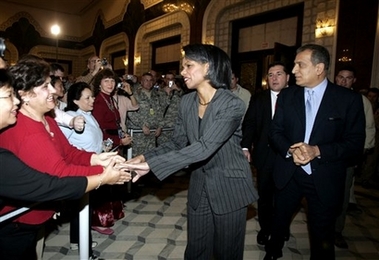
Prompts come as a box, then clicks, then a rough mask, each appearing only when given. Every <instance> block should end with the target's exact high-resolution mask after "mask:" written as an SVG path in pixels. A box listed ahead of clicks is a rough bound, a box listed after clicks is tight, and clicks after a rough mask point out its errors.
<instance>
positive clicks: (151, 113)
mask: <svg viewBox="0 0 379 260" xmlns="http://www.w3.org/2000/svg"><path fill="white" fill-rule="evenodd" d="M154 114H155V112H154V109H152V108H150V115H152V116H153V115H154Z"/></svg>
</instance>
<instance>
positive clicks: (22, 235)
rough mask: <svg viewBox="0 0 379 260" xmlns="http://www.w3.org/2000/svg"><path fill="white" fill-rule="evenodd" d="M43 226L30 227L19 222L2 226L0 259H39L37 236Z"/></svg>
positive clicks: (0, 229) (0, 228)
mask: <svg viewBox="0 0 379 260" xmlns="http://www.w3.org/2000/svg"><path fill="white" fill-rule="evenodd" d="M43 225H44V224H41V225H28V224H22V223H17V222H10V223H7V224H2V225H0V259H2V260H8V259H9V260H18V259H20V260H24V259H28V260H34V259H37V254H36V244H37V235H38V231H39V230H40V229H41V228H42V226H43Z"/></svg>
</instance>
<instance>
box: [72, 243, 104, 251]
mask: <svg viewBox="0 0 379 260" xmlns="http://www.w3.org/2000/svg"><path fill="white" fill-rule="evenodd" d="M97 245H98V243H97V242H96V241H92V245H91V246H92V248H94V247H96V246H97ZM70 249H71V250H72V251H75V250H78V249H79V244H78V243H70Z"/></svg>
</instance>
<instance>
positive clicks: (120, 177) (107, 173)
mask: <svg viewBox="0 0 379 260" xmlns="http://www.w3.org/2000/svg"><path fill="white" fill-rule="evenodd" d="M117 161H118V159H117V158H116V157H113V158H112V159H111V161H110V163H109V164H108V166H107V167H106V168H105V170H104V172H103V182H104V184H111V185H112V184H124V183H125V182H129V181H130V180H131V179H132V176H131V174H130V172H128V171H127V170H125V169H124V168H122V167H120V166H119V163H118V162H117Z"/></svg>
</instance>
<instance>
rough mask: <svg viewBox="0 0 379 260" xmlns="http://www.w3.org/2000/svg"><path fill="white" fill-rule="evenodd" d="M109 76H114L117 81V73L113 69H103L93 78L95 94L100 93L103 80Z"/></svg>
mask: <svg viewBox="0 0 379 260" xmlns="http://www.w3.org/2000/svg"><path fill="white" fill-rule="evenodd" d="M108 78H112V79H114V80H115V81H116V82H117V80H118V79H117V75H116V73H114V71H113V70H111V69H103V70H101V71H99V72H98V73H97V74H96V76H95V78H94V79H93V87H94V90H93V92H94V94H95V96H97V94H99V93H100V84H101V80H103V79H108ZM115 91H116V88H115V89H114V90H113V92H115Z"/></svg>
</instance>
